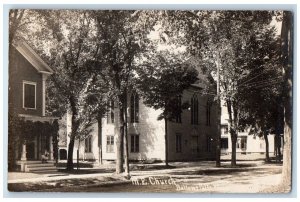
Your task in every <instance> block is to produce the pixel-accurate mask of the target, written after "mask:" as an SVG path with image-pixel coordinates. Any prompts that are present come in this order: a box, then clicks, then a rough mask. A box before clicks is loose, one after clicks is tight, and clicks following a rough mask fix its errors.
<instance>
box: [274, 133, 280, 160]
mask: <svg viewBox="0 0 300 202" xmlns="http://www.w3.org/2000/svg"><path fill="white" fill-rule="evenodd" d="M280 149H281V138H280V133H279V131H278V130H276V134H275V152H276V161H277V162H281V151H280Z"/></svg>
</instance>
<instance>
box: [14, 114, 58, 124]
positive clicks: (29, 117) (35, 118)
mask: <svg viewBox="0 0 300 202" xmlns="http://www.w3.org/2000/svg"><path fill="white" fill-rule="evenodd" d="M19 117H21V118H24V119H25V120H26V121H32V122H36V121H40V122H49V123H51V122H53V121H54V120H57V119H59V118H58V117H54V116H35V115H29V114H19Z"/></svg>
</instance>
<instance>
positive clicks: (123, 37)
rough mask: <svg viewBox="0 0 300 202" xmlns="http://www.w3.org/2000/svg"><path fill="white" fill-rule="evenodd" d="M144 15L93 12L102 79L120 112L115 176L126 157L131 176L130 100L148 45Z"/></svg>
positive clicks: (130, 12)
mask: <svg viewBox="0 0 300 202" xmlns="http://www.w3.org/2000/svg"><path fill="white" fill-rule="evenodd" d="M143 15H144V13H143V12H140V11H95V12H93V18H94V19H95V21H96V27H97V46H98V47H102V49H99V51H98V52H97V58H96V62H100V61H101V63H102V64H103V65H105V66H106V67H107V68H108V69H107V71H106V72H105V73H104V74H102V78H101V79H103V80H106V81H108V85H109V86H110V91H111V92H112V95H111V96H112V98H111V99H112V100H114V101H115V102H116V103H117V106H118V109H119V113H118V126H119V130H118V131H119V132H118V133H117V140H116V144H117V160H116V173H122V172H123V157H125V173H126V174H127V175H129V159H128V155H129V154H128V143H127V141H128V138H127V108H128V104H127V103H128V100H127V99H128V98H127V96H128V94H130V92H131V90H133V89H134V88H133V86H134V84H133V79H132V78H133V77H134V70H135V66H136V65H135V64H136V60H137V58H138V57H139V55H140V54H141V53H142V52H143V51H144V48H145V44H146V43H147V37H146V36H147V33H148V32H149V25H145V24H144V23H142V22H141V21H142V17H141V16H143ZM95 72H97V68H95ZM124 152H125V153H124Z"/></svg>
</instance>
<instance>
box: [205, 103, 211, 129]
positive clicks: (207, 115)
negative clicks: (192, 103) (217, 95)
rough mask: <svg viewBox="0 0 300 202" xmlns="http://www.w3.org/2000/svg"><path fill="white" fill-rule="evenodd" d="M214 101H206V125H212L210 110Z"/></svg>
mask: <svg viewBox="0 0 300 202" xmlns="http://www.w3.org/2000/svg"><path fill="white" fill-rule="evenodd" d="M211 106H212V103H211V102H210V101H207V103H206V125H207V126H210V110H211Z"/></svg>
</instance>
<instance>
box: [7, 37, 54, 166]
mask: <svg viewBox="0 0 300 202" xmlns="http://www.w3.org/2000/svg"><path fill="white" fill-rule="evenodd" d="M9 58H10V61H9V114H10V115H14V116H17V117H19V118H21V119H23V120H25V121H27V120H28V121H32V122H37V121H39V122H42V123H43V122H49V123H51V122H52V121H53V120H54V118H53V117H46V116H45V108H46V102H45V99H46V84H47V82H46V80H47V77H48V76H49V75H51V74H52V73H53V70H52V69H51V68H50V67H49V66H48V65H47V64H46V63H45V62H44V61H43V60H42V59H41V58H40V57H39V56H38V54H37V53H36V52H35V51H34V50H33V49H32V48H31V47H29V45H28V44H26V43H25V42H19V43H16V44H15V45H13V46H12V49H11V50H10V56H9ZM25 135H27V134H25ZM45 150H48V151H49V153H50V156H49V158H50V159H53V148H52V137H45V136H44V134H43V132H42V131H41V132H40V133H39V134H36V135H35V136H34V138H32V139H30V140H29V139H27V140H26V142H22V143H20V144H19V145H15V151H14V152H15V155H16V157H17V160H22V161H29V160H40V159H41V155H42V154H43V153H44V151H45Z"/></svg>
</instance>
